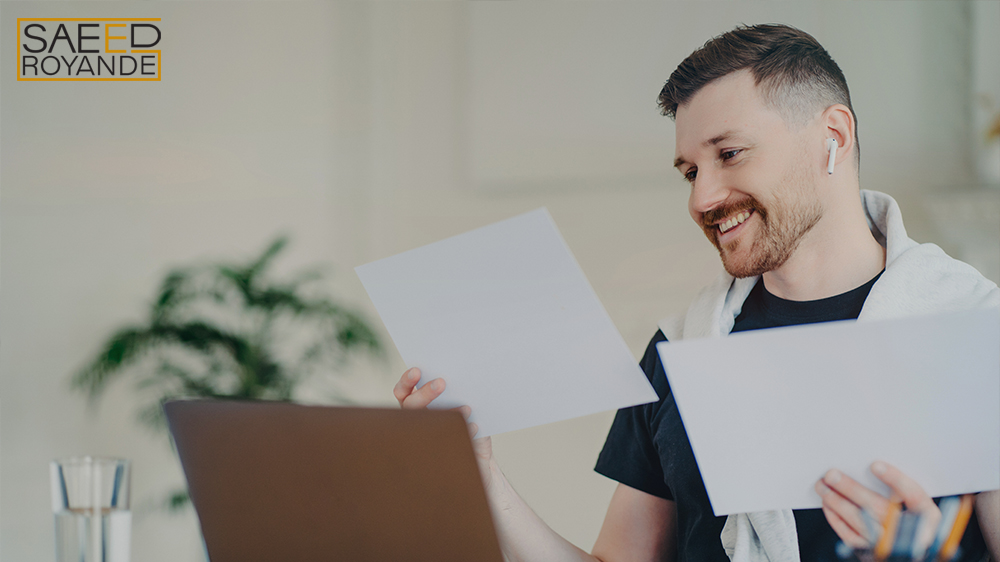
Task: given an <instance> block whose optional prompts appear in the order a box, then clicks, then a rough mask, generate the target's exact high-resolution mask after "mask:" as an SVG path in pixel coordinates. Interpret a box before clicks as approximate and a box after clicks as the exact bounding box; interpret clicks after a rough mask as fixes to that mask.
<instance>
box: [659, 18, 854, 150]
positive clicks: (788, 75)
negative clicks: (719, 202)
mask: <svg viewBox="0 0 1000 562" xmlns="http://www.w3.org/2000/svg"><path fill="white" fill-rule="evenodd" d="M740 70H748V71H750V73H751V75H752V76H753V77H754V81H755V83H756V85H757V88H758V90H759V91H760V93H761V97H762V98H763V100H764V103H765V104H767V105H768V106H769V107H771V108H772V109H774V110H776V111H777V112H778V113H779V114H780V115H781V116H782V118H783V119H784V120H785V122H786V123H788V124H789V125H792V126H795V125H804V124H805V123H806V122H808V121H809V119H811V118H812V117H813V116H814V115H816V113H817V112H819V111H822V110H824V109H826V108H827V107H830V106H831V105H834V104H837V103H840V104H843V105H845V106H847V108H848V109H849V110H850V111H851V116H852V117H854V153H855V160H856V161H860V154H861V152H860V145H859V144H858V127H857V123H858V117H857V115H855V113H854V107H853V106H852V105H851V93H850V91H849V90H848V89H847V79H846V78H844V73H843V72H842V71H841V70H840V67H839V66H837V63H836V62H834V60H833V58H832V57H831V56H830V53H828V52H826V49H824V48H823V46H822V45H820V44H819V41H816V39H815V38H814V37H813V36H812V35H809V34H808V33H806V32H804V31H802V30H800V29H796V28H794V27H791V26H788V25H781V24H764V25H750V26H746V25H741V26H738V27H737V28H736V29H733V30H732V31H728V32H726V33H723V34H722V35H719V36H718V37H714V38H712V39H711V40H709V41H708V42H707V43H705V44H704V45H702V46H701V48H699V49H697V50H696V51H695V52H693V53H691V54H690V55H689V56H688V58H686V59H684V62H682V63H681V64H680V65H678V66H677V69H676V70H674V72H673V73H672V74H671V75H670V78H669V79H668V80H667V83H666V84H665V85H664V86H663V90H661V91H660V97H659V105H660V109H661V111H662V113H663V114H664V115H666V116H667V117H670V118H671V119H676V118H677V108H678V107H679V106H681V105H684V104H685V103H687V102H688V101H690V100H691V98H692V97H694V95H695V94H697V93H698V91H699V90H701V89H702V88H703V87H705V86H706V85H708V84H709V83H711V82H713V81H715V80H718V79H719V78H722V77H723V76H727V75H729V74H732V73H733V72H737V71H740Z"/></svg>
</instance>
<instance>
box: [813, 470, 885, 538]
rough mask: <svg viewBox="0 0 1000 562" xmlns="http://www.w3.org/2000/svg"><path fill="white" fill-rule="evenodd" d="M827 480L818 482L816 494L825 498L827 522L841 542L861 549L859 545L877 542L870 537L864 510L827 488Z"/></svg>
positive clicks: (824, 506)
mask: <svg viewBox="0 0 1000 562" xmlns="http://www.w3.org/2000/svg"><path fill="white" fill-rule="evenodd" d="M831 472H832V471H831ZM827 475H829V473H827ZM825 479H826V477H825V476H824V479H822V480H820V481H819V482H816V486H815V489H816V493H817V494H819V495H820V497H822V498H823V513H824V514H825V515H826V520H827V522H829V523H830V526H831V527H833V530H834V531H836V532H837V535H838V536H839V537H840V538H841V540H843V541H844V542H845V543H847V544H848V545H849V546H851V547H854V548H859V545H861V546H864V545H868V544H870V542H871V541H874V540H875V537H872V536H870V535H871V533H870V532H868V528H867V525H866V524H865V521H864V515H863V514H862V508H861V507H859V506H858V505H857V504H855V503H854V502H853V501H851V500H850V499H848V498H847V497H845V496H844V495H843V494H841V493H839V492H837V491H836V490H835V489H833V488H831V487H829V486H827V485H826V483H825ZM834 480H836V478H835V479H834ZM859 540H860V542H859ZM862 543H863V544H862Z"/></svg>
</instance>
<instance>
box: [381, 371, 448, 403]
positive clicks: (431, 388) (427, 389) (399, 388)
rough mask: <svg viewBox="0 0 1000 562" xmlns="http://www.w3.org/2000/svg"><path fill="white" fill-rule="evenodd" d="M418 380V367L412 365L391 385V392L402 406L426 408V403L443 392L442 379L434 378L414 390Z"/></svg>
mask: <svg viewBox="0 0 1000 562" xmlns="http://www.w3.org/2000/svg"><path fill="white" fill-rule="evenodd" d="M418 382H420V369H417V368H416V367H414V368H412V369H409V370H407V371H406V372H405V373H403V376H402V377H401V378H400V379H399V382H398V383H396V386H395V387H393V389H392V394H393V396H395V397H396V401H397V402H399V405H400V406H402V407H403V408H407V409H418V408H426V407H427V405H428V404H430V403H431V402H433V401H434V399H435V398H437V397H438V396H441V393H442V392H444V386H445V384H444V379H434V380H432V381H431V382H429V383H427V384H425V385H424V386H422V387H420V388H419V389H416V390H414V388H415V387H416V386H417V383H418Z"/></svg>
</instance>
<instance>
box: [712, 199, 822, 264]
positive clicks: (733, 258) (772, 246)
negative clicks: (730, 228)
mask: <svg viewBox="0 0 1000 562" xmlns="http://www.w3.org/2000/svg"><path fill="white" fill-rule="evenodd" d="M796 183H798V182H796ZM792 185H795V184H794V183H792ZM799 185H801V183H800V184H799ZM804 187H805V186H803V188H804ZM803 188H797V189H795V190H792V189H788V188H785V189H779V190H776V192H775V195H776V197H775V198H774V200H773V201H772V202H770V204H769V205H763V204H762V203H761V202H760V201H759V200H757V198H755V197H753V196H749V195H748V196H747V197H746V198H744V199H741V200H739V201H734V202H732V203H726V204H724V205H722V206H720V207H718V208H715V209H712V210H711V211H708V212H706V213H705V214H704V215H703V217H702V229H703V230H704V231H705V236H707V237H708V239H709V240H710V241H711V242H712V244H713V245H714V246H715V247H716V249H718V250H719V257H720V258H722V266H723V267H724V268H725V269H726V272H727V273H729V274H730V275H732V276H733V277H754V276H757V275H761V274H763V273H765V272H768V271H772V270H775V269H777V268H779V267H781V266H782V265H784V263H785V262H786V261H788V258H789V257H791V255H792V253H793V252H794V251H795V249H796V248H797V247H798V245H799V242H801V241H802V237H803V236H804V235H805V234H806V233H807V232H809V230H811V229H812V227H814V226H816V223H817V222H819V219H820V218H821V217H822V216H823V212H822V207H821V206H820V204H819V201H817V200H816V199H812V200H807V199H806V198H805V197H803V196H802V195H803V194H802V193H801V190H802V189H803ZM806 189H807V188H806ZM780 201H785V202H784V203H781V202H780ZM741 211H752V212H753V214H751V216H750V218H751V219H752V218H753V216H754V215H757V218H758V219H759V220H758V221H757V223H758V224H757V227H758V232H757V234H756V236H755V237H754V238H753V239H750V238H748V234H750V233H745V234H743V235H741V236H740V237H739V238H737V239H735V240H732V241H730V242H727V243H726V244H725V245H722V244H720V243H719V228H718V227H717V226H715V223H716V222H718V221H720V220H722V219H725V218H726V217H730V216H733V215H734V214H736V213H739V212H741ZM748 220H750V219H748ZM741 254H742V255H741Z"/></svg>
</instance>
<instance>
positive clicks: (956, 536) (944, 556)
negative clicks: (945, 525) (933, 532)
mask: <svg viewBox="0 0 1000 562" xmlns="http://www.w3.org/2000/svg"><path fill="white" fill-rule="evenodd" d="M974 498H975V494H965V495H964V496H962V503H961V505H959V506H958V515H956V516H955V523H954V524H953V525H952V526H951V532H949V533H948V538H947V539H945V541H944V544H943V545H941V550H940V551H938V557H937V559H938V560H939V561H941V562H947V561H948V560H951V559H952V557H953V556H955V551H956V550H958V543H959V542H961V541H962V535H964V534H965V527H966V525H968V524H969V518H970V517H971V516H972V504H973V500H974Z"/></svg>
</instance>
